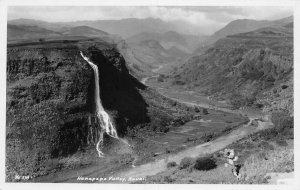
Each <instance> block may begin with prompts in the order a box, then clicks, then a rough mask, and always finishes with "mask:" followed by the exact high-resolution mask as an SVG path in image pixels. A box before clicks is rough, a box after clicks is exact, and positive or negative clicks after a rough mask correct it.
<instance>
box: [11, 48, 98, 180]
mask: <svg viewBox="0 0 300 190" xmlns="http://www.w3.org/2000/svg"><path fill="white" fill-rule="evenodd" d="M63 46H65V47H63V48H61V44H59V43H57V44H51V47H47V46H46V45H45V46H44V45H38V46H15V47H9V48H8V52H7V131H6V134H7V162H9V163H10V165H9V166H8V168H7V169H8V170H14V171H19V173H23V171H22V170H24V172H26V173H28V174H30V173H31V174H34V173H37V172H38V170H40V171H41V172H42V171H43V170H44V169H45V167H46V161H47V160H49V159H50V158H53V157H57V156H62V155H67V154H70V153H74V152H76V151H77V150H78V148H79V147H80V146H82V145H84V144H85V143H87V140H88V139H87V138H86V137H87V133H88V129H87V127H88V125H87V118H88V117H89V116H91V115H92V107H91V106H90V105H91V104H92V101H91V100H92V97H93V92H92V82H93V81H92V77H91V76H92V70H91V69H90V68H89V66H88V65H87V64H86V63H85V62H84V61H83V60H82V58H81V57H80V54H79V51H78V48H77V47H76V46H74V44H71V43H70V44H64V45H63ZM70 143H71V144H72V146H70ZM20 163H23V164H22V165H20ZM24 166H25V167H24ZM10 167H11V168H10ZM43 167H44V168H43ZM20 171H21V172H20ZM26 173H23V174H24V175H25V174H26ZM19 175H20V174H19Z"/></svg>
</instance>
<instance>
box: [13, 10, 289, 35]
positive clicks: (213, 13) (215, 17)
mask: <svg viewBox="0 0 300 190" xmlns="http://www.w3.org/2000/svg"><path fill="white" fill-rule="evenodd" d="M292 14H293V8H292V7H224V6H223V7H203V6H202V7H162V6H158V7H145V6H144V7H141V6H140V7H137V6H135V7H124V6H123V7H122V6H119V7H109V6H106V7H105V6H102V7H99V6H96V7H78V6H77V7H75V6H74V7H49V6H48V7H40V6H30V7H29V6H28V7H22V6H18V7H9V9H8V19H9V20H11V19H17V18H29V19H36V20H44V21H50V22H56V21H58V22H61V21H62V22H63V21H76V20H98V19H101V20H106V19H123V18H147V17H152V18H160V19H162V20H164V21H177V20H179V21H185V22H188V23H191V24H194V25H198V26H201V27H211V28H212V30H214V29H216V28H220V27H223V26H224V25H225V24H227V23H228V22H230V21H232V20H235V19H240V18H249V19H259V20H261V19H269V20H272V19H279V18H283V17H286V16H290V15H292Z"/></svg>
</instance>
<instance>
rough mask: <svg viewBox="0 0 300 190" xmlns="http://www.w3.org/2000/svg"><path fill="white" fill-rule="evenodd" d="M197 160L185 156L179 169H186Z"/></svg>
mask: <svg viewBox="0 0 300 190" xmlns="http://www.w3.org/2000/svg"><path fill="white" fill-rule="evenodd" d="M194 162H195V160H194V159H193V158H191V157H185V158H183V159H182V160H181V162H180V164H179V169H181V170H182V169H186V168H188V167H190V166H191V165H192V164H193V163H194Z"/></svg>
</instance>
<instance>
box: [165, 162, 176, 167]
mask: <svg viewBox="0 0 300 190" xmlns="http://www.w3.org/2000/svg"><path fill="white" fill-rule="evenodd" d="M175 166H177V163H176V162H174V161H173V162H169V163H168V164H167V168H173V167H175Z"/></svg>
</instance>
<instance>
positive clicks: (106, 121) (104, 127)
mask: <svg viewBox="0 0 300 190" xmlns="http://www.w3.org/2000/svg"><path fill="white" fill-rule="evenodd" d="M80 55H81V56H82V58H83V59H84V60H85V61H86V62H88V64H89V65H90V66H91V67H92V69H93V71H94V77H95V101H96V115H97V117H98V119H99V121H100V128H99V129H98V132H99V134H100V137H99V140H98V142H97V144H96V149H97V152H98V155H99V157H102V156H103V153H102V151H101V147H102V146H103V134H104V133H107V134H108V135H109V136H111V137H113V138H116V139H119V137H118V134H117V130H116V128H115V127H114V126H113V124H112V122H111V119H110V117H109V115H108V114H107V112H106V111H105V110H104V109H103V106H102V104H101V99H100V87H99V73H98V66H97V65H95V64H94V63H92V62H91V61H90V60H89V58H87V57H86V56H84V55H83V54H82V52H80ZM119 140H122V142H123V139H119ZM126 144H128V143H126ZM128 145H129V144H128Z"/></svg>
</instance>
